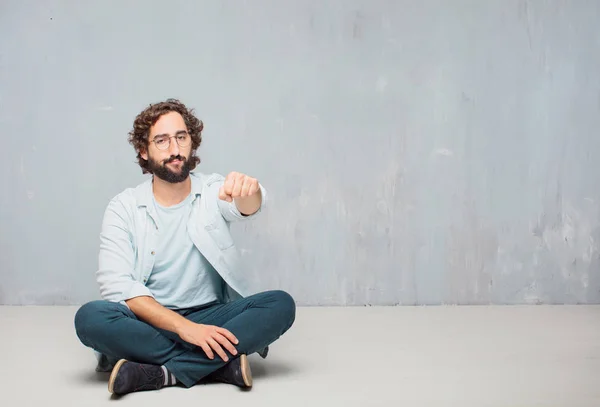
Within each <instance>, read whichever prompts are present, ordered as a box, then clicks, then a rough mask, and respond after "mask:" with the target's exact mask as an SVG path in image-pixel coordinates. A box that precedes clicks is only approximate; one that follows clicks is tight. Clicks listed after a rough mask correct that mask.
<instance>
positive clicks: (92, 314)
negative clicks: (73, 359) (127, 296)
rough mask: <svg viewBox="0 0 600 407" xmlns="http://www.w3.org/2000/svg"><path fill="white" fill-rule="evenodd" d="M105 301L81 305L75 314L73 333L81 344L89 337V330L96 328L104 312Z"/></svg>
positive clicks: (106, 303)
mask: <svg viewBox="0 0 600 407" xmlns="http://www.w3.org/2000/svg"><path fill="white" fill-rule="evenodd" d="M107 305H110V303H108V302H107V301H104V300H96V301H90V302H88V303H85V304H83V305H82V306H81V307H80V308H79V309H78V310H77V312H76V313H75V321H74V322H75V332H76V333H77V336H78V337H79V339H80V340H81V341H82V342H84V343H85V342H86V341H87V338H88V337H89V335H90V332H89V331H90V328H91V327H94V326H97V322H98V321H99V320H100V319H102V318H103V317H102V314H103V312H105V311H106V308H107Z"/></svg>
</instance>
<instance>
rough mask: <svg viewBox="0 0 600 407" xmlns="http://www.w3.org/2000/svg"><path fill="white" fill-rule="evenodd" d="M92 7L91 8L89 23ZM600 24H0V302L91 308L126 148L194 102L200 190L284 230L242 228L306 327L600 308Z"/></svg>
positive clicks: (469, 17) (274, 12) (157, 16)
mask: <svg viewBox="0 0 600 407" xmlns="http://www.w3.org/2000/svg"><path fill="white" fill-rule="evenodd" d="M84 3H85V4H84ZM599 23H600V2H598V1H584V0H578V1H573V2H565V1H508V0H494V1H492V0H487V1H476V0H473V1H464V0H462V1H458V0H455V1H442V0H440V1H432V0H427V1H421V0H414V1H395V2H394V1H373V0H371V1H327V2H323V1H317V0H314V1H306V0H304V1H286V2H282V1H275V0H273V1H251V2H250V1H248V2H246V1H244V2H241V1H212V2H209V1H195V2H193V1H171V2H168V4H167V3H165V2H157V1H153V2H145V1H144V2H142V1H137V2H134V1H127V2H121V1H108V2H75V1H71V2H64V1H44V2H42V1H37V2H34V1H23V2H22V1H17V0H8V1H7V0H4V1H2V3H1V4H0V129H1V131H2V135H1V136H0V137H1V141H2V147H3V149H2V159H1V160H0V171H1V173H2V176H3V177H2V179H3V183H2V185H3V187H2V193H1V194H0V303H3V304H73V303H81V302H83V301H87V300H90V299H93V298H97V297H98V294H97V287H96V285H95V281H94V272H95V269H96V265H97V251H98V233H99V227H100V221H101V218H102V213H103V211H104V208H105V206H106V204H107V202H108V200H109V199H110V198H111V197H113V196H114V195H115V194H117V193H118V192H120V191H121V190H123V189H124V188H126V187H128V186H132V185H135V184H137V183H138V182H141V181H142V180H143V179H144V177H143V176H142V175H141V172H140V170H139V168H138V167H137V164H136V163H135V155H134V152H133V149H132V148H131V146H129V145H128V144H127V141H126V138H127V131H128V130H129V129H130V127H131V124H132V121H133V118H134V117H135V115H136V114H137V113H138V112H139V111H140V110H141V109H143V108H144V107H145V106H146V105H147V104H148V103H150V102H155V101H158V100H161V99H164V98H167V97H177V98H180V99H181V100H182V101H184V102H185V103H187V104H189V105H190V106H193V107H195V108H196V110H197V112H198V114H199V116H200V118H201V119H202V120H204V122H205V124H206V131H205V134H204V140H205V141H204V144H203V145H202V147H201V150H200V155H201V157H202V160H203V163H202V165H201V167H200V170H202V171H205V172H212V171H217V172H221V173H226V172H228V171H232V170H236V171H243V172H246V173H248V174H251V175H253V176H256V177H258V178H259V179H260V180H261V181H262V182H263V184H264V185H265V186H266V187H268V188H269V190H270V192H271V197H272V207H271V209H270V211H269V212H268V214H265V216H264V217H262V218H261V219H260V220H258V221H256V222H255V223H252V224H247V225H244V226H240V227H236V228H235V229H234V232H235V234H236V236H237V237H238V241H239V248H240V250H241V251H242V253H243V256H244V259H245V263H246V266H247V273H248V276H249V277H250V278H251V279H252V280H253V285H254V287H255V288H256V289H257V290H262V289H270V288H282V289H286V290H288V291H289V292H291V293H292V294H293V295H294V296H295V298H296V299H297V301H298V303H299V304H301V305H305V304H310V305H321V304H339V305H363V304H374V305H375V304H401V305H404V304H440V303H452V304H483V303H485V304H487V303H494V304H514V303H598V302H600V270H599V266H600V262H599V255H600V250H599V244H600V243H599V242H600V171H599V170H600V164H599V163H598V162H594V161H595V160H596V159H598V157H599V156H600V154H599V153H600V135H599V134H598V129H599V128H600V114H599V113H600V31H599V29H598V27H599Z"/></svg>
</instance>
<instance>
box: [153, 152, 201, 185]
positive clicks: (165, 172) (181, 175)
mask: <svg viewBox="0 0 600 407" xmlns="http://www.w3.org/2000/svg"><path fill="white" fill-rule="evenodd" d="M174 160H181V162H182V164H181V170H180V171H179V172H173V171H171V170H170V169H169V168H168V167H167V164H168V163H170V162H172V161H174ZM148 169H149V170H150V171H151V172H152V174H154V175H155V176H157V177H158V178H160V179H162V180H163V181H166V182H170V183H171V184H177V183H179V182H183V181H185V180H186V179H187V177H188V176H189V175H190V171H191V170H192V165H191V161H190V160H188V159H187V158H186V157H183V156H181V155H172V156H171V157H169V158H167V159H166V160H163V162H162V164H161V163H159V162H158V161H155V160H154V159H153V158H151V157H148Z"/></svg>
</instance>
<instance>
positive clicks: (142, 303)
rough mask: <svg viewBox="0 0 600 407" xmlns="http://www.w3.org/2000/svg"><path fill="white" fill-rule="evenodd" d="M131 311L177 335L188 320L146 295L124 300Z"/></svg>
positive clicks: (188, 322) (153, 324)
mask: <svg viewBox="0 0 600 407" xmlns="http://www.w3.org/2000/svg"><path fill="white" fill-rule="evenodd" d="M126 303H127V305H128V306H129V308H130V309H131V311H132V312H133V313H134V314H135V315H136V316H137V317H138V318H139V319H140V320H142V321H144V322H147V323H148V324H150V325H152V326H154V327H155V328H160V329H164V330H167V331H171V332H174V333H176V334H178V335H179V333H180V332H181V330H182V329H183V328H184V327H186V326H187V325H189V324H190V321H189V320H187V319H186V318H184V317H182V316H181V315H179V314H178V313H176V312H174V311H171V310H170V309H168V308H165V307H163V306H162V305H160V304H159V303H158V302H157V301H156V300H155V299H154V298H152V297H147V296H140V297H135V298H132V299H130V300H127V301H126Z"/></svg>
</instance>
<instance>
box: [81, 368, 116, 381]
mask: <svg viewBox="0 0 600 407" xmlns="http://www.w3.org/2000/svg"><path fill="white" fill-rule="evenodd" d="M77 378H78V380H80V381H82V382H84V383H108V379H109V378H110V373H106V372H96V371H93V370H92V371H91V372H85V373H83V374H78V375H77Z"/></svg>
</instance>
